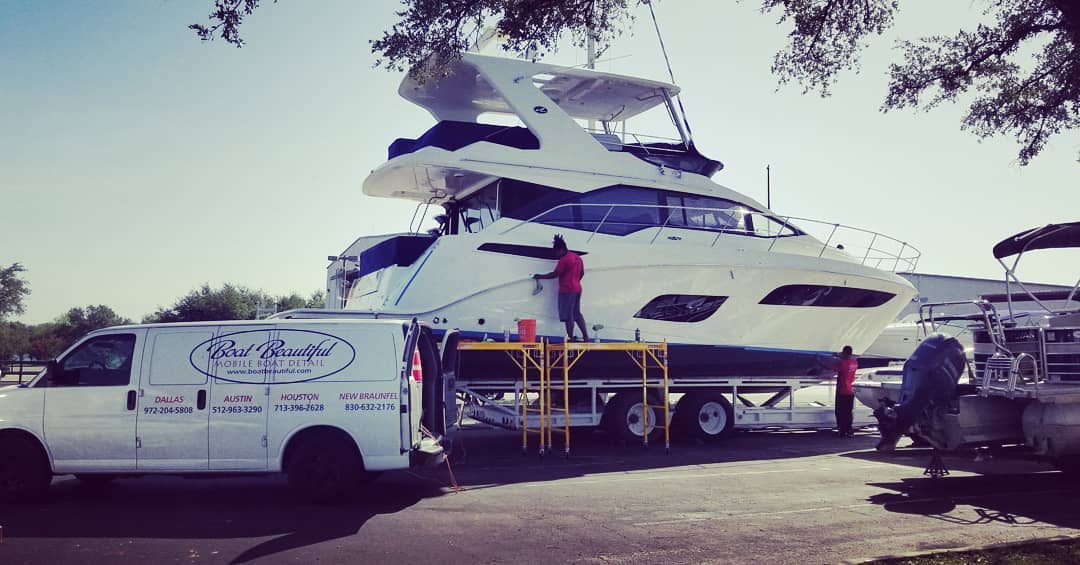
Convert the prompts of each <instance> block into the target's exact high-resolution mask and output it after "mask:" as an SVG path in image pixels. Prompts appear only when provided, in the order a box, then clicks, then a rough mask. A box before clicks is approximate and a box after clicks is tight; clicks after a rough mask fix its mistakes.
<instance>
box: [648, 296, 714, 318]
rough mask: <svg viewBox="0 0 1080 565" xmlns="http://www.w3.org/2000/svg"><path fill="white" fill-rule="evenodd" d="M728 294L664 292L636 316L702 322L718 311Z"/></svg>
mask: <svg viewBox="0 0 1080 565" xmlns="http://www.w3.org/2000/svg"><path fill="white" fill-rule="evenodd" d="M725 300H727V297H726V296H703V295H698V294H664V295H662V296H657V297H656V298H653V299H652V300H650V301H649V303H648V304H646V305H645V306H643V307H642V308H641V310H638V313H637V314H634V317H635V318H644V319H647V320H662V321H665V322H700V321H702V320H704V319H706V318H708V317H709V316H712V315H713V314H714V313H716V310H717V309H719V308H720V305H721V304H723V303H724V301H725Z"/></svg>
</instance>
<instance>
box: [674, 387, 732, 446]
mask: <svg viewBox="0 0 1080 565" xmlns="http://www.w3.org/2000/svg"><path fill="white" fill-rule="evenodd" d="M675 417H676V418H677V419H678V421H679V427H680V428H682V431H683V433H685V434H686V436H687V437H689V438H693V439H697V440H701V441H704V442H714V441H719V440H721V439H723V438H725V437H727V436H728V435H730V434H731V430H732V429H733V426H734V423H735V422H734V417H733V414H732V410H731V403H730V402H728V399H727V398H725V397H724V395H723V394H722V393H719V392H710V391H702V392H690V393H687V394H686V395H684V396H683V397H682V398H681V399H680V400H679V403H678V404H677V405H676V406H675Z"/></svg>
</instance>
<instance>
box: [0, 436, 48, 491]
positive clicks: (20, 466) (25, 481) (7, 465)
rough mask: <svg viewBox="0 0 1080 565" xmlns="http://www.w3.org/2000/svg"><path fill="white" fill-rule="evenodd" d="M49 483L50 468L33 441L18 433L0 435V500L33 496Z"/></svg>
mask: <svg viewBox="0 0 1080 565" xmlns="http://www.w3.org/2000/svg"><path fill="white" fill-rule="evenodd" d="M50 483H52V469H50V468H49V461H48V459H46V457H45V453H44V451H42V449H41V446H40V445H37V442H36V441H34V440H32V439H30V438H27V437H23V436H21V435H9V436H7V437H0V500H2V501H4V502H24V501H31V500H36V499H38V498H41V496H42V495H44V494H45V491H46V490H48V488H49V484H50Z"/></svg>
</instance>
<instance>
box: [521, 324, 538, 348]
mask: <svg viewBox="0 0 1080 565" xmlns="http://www.w3.org/2000/svg"><path fill="white" fill-rule="evenodd" d="M518 341H520V342H521V343H536V320H518Z"/></svg>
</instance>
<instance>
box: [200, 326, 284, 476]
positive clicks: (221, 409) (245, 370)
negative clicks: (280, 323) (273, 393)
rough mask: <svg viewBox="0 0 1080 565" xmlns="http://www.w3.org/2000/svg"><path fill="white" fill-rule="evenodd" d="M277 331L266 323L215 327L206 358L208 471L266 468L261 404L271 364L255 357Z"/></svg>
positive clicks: (265, 399) (265, 396)
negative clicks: (215, 330) (208, 397)
mask: <svg viewBox="0 0 1080 565" xmlns="http://www.w3.org/2000/svg"><path fill="white" fill-rule="evenodd" d="M277 333H278V332H277V329H276V327H275V326H274V325H272V324H267V325H266V326H250V325H244V326H229V325H222V326H221V327H220V328H218V332H217V334H216V336H215V338H214V341H213V343H212V346H211V355H208V359H207V360H206V362H207V366H208V372H209V373H210V374H212V375H213V376H214V378H213V379H211V380H212V385H211V387H210V399H209V406H208V407H207V410H208V411H209V412H210V470H211V471H226V470H246V471H261V470H265V469H266V468H267V466H266V465H267V448H266V427H267V422H268V418H269V415H268V412H267V407H268V406H269V399H270V394H269V383H270V379H271V373H272V372H273V368H272V367H273V364H272V363H271V362H270V360H268V359H261V357H262V352H265V351H267V350H268V348H269V347H270V346H272V344H273V343H274V340H276V339H277V338H278V335H277ZM249 348H250V351H248V349H249ZM241 353H250V354H249V355H246V356H241V355H240V354H241ZM210 357H213V358H210Z"/></svg>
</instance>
